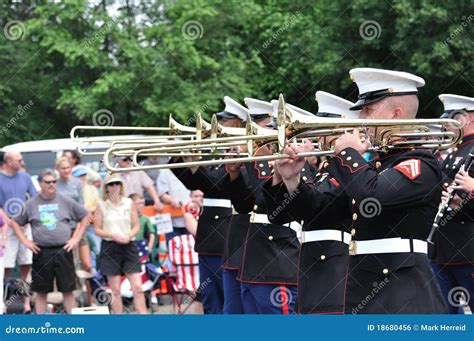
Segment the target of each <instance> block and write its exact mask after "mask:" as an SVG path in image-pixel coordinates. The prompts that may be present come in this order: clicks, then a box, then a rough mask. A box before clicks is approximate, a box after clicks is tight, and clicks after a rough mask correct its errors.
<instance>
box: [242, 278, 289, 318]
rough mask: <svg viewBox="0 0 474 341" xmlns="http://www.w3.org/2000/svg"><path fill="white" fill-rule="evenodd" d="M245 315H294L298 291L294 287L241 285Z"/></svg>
mask: <svg viewBox="0 0 474 341" xmlns="http://www.w3.org/2000/svg"><path fill="white" fill-rule="evenodd" d="M241 288H242V302H243V305H244V312H245V314H293V313H294V310H295V302H296V295H297V290H296V286H294V285H278V284H249V283H241Z"/></svg>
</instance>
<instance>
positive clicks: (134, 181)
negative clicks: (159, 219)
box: [117, 157, 163, 211]
mask: <svg viewBox="0 0 474 341" xmlns="http://www.w3.org/2000/svg"><path fill="white" fill-rule="evenodd" d="M117 163H118V165H119V167H120V168H130V167H132V159H131V158H130V157H122V158H119V159H118V161H117ZM120 177H121V178H122V181H123V184H124V186H125V189H124V193H125V196H126V197H128V196H129V195H130V194H133V193H137V194H140V195H141V196H144V192H145V191H146V192H147V193H148V195H149V196H150V197H151V198H152V202H153V205H154V207H155V209H156V210H157V211H161V210H162V209H163V205H162V204H161V202H160V199H159V197H158V194H157V193H156V190H155V187H154V186H153V180H151V179H150V177H149V176H148V175H147V174H146V173H145V172H143V171H135V172H123V173H120Z"/></svg>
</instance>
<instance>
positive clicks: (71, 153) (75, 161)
mask: <svg viewBox="0 0 474 341" xmlns="http://www.w3.org/2000/svg"><path fill="white" fill-rule="evenodd" d="M63 157H67V158H68V159H69V161H70V162H71V167H72V170H73V171H74V170H75V169H76V168H78V167H83V168H84V169H85V170H86V172H87V180H89V181H91V183H93V182H94V181H93V180H94V179H97V178H99V179H100V175H99V173H97V172H96V171H95V170H93V169H92V168H91V167H89V166H86V165H82V164H81V157H80V156H79V154H78V153H77V151H75V150H65V151H64V152H63Z"/></svg>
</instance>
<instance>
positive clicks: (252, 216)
mask: <svg viewBox="0 0 474 341" xmlns="http://www.w3.org/2000/svg"><path fill="white" fill-rule="evenodd" d="M255 217H256V213H255V212H252V213H251V214H250V222H251V223H252V224H255Z"/></svg>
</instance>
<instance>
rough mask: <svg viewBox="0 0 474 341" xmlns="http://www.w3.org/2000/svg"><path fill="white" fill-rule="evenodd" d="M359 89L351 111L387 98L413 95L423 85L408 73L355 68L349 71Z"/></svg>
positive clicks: (422, 81)
mask: <svg viewBox="0 0 474 341" xmlns="http://www.w3.org/2000/svg"><path fill="white" fill-rule="evenodd" d="M349 74H350V77H351V79H352V80H353V81H354V82H355V83H356V84H357V87H358V88H359V100H358V101H357V102H356V104H355V106H354V107H352V110H359V109H361V107H362V106H364V105H366V104H369V103H372V102H376V101H379V100H381V99H383V98H385V97H387V96H395V95H408V94H415V93H416V92H417V91H418V90H417V88H420V87H422V86H424V85H425V81H424V79H423V78H421V77H418V76H415V75H413V74H411V73H408V72H401V71H391V70H383V69H373V68H356V69H352V70H350V71H349Z"/></svg>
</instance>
